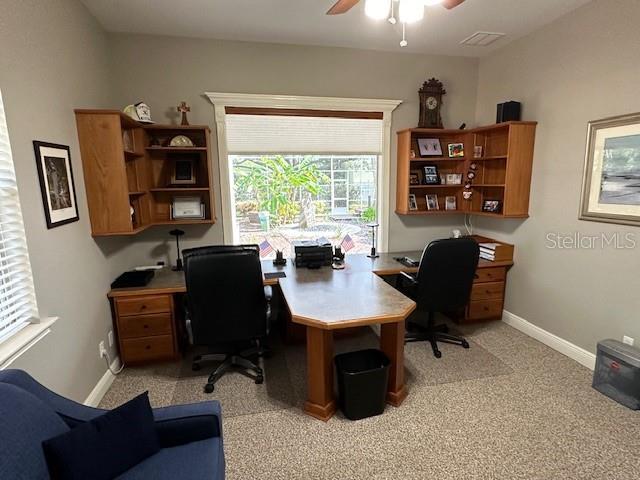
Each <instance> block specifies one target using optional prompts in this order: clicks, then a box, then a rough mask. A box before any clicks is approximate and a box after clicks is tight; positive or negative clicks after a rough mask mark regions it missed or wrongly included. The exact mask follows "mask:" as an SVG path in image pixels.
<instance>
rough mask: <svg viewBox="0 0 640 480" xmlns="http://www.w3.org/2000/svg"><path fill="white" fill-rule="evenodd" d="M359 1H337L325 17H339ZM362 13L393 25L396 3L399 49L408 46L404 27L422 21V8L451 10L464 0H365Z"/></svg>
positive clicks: (395, 21)
mask: <svg viewBox="0 0 640 480" xmlns="http://www.w3.org/2000/svg"><path fill="white" fill-rule="evenodd" d="M359 1H360V0H338V1H337V2H336V3H335V4H334V5H333V6H332V7H331V8H330V9H329V11H328V12H327V15H341V14H343V13H347V12H348V11H349V10H351V9H352V8H353V7H354V6H355V5H356V4H357V3H358V2H359ZM365 1H366V3H365V6H364V11H365V13H366V15H367V16H368V17H371V18H373V19H376V20H382V19H385V18H386V19H387V20H388V21H389V23H390V24H392V25H395V24H396V23H397V21H398V20H397V19H396V17H395V3H398V4H399V5H398V17H399V20H400V23H401V24H402V41H401V42H400V46H401V47H406V46H407V45H408V43H407V40H406V36H405V25H406V24H407V23H414V22H418V21H420V20H422V18H423V17H424V7H425V6H433V5H442V6H443V7H444V8H446V9H448V10H451V9H452V8H455V7H457V6H459V5H461V4H462V3H464V2H465V0H365Z"/></svg>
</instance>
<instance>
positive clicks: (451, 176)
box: [445, 173, 462, 185]
mask: <svg viewBox="0 0 640 480" xmlns="http://www.w3.org/2000/svg"><path fill="white" fill-rule="evenodd" d="M445 178H446V180H447V185H462V174H461V173H447V174H446V175H445Z"/></svg>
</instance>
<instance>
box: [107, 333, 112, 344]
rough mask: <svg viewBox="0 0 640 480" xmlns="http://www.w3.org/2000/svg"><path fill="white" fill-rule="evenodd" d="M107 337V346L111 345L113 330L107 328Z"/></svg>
mask: <svg viewBox="0 0 640 480" xmlns="http://www.w3.org/2000/svg"><path fill="white" fill-rule="evenodd" d="M107 339H108V340H109V348H112V347H113V330H109V333H108V334H107Z"/></svg>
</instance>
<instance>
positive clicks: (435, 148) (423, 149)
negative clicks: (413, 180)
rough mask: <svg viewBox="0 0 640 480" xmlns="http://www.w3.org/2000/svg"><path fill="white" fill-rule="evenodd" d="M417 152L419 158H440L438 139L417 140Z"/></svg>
mask: <svg viewBox="0 0 640 480" xmlns="http://www.w3.org/2000/svg"><path fill="white" fill-rule="evenodd" d="M418 150H419V151H420V156H421V157H441V156H442V145H441V144H440V139H439V138H419V139H418Z"/></svg>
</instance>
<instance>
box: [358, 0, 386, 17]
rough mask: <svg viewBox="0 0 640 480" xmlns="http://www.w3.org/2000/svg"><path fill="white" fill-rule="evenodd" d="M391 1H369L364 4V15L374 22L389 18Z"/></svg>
mask: <svg viewBox="0 0 640 480" xmlns="http://www.w3.org/2000/svg"><path fill="white" fill-rule="evenodd" d="M390 9H391V0H367V1H366V2H365V4H364V13H365V14H366V15H367V17H369V18H373V19H374V20H384V19H385V18H387V17H388V16H389V10H390Z"/></svg>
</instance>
